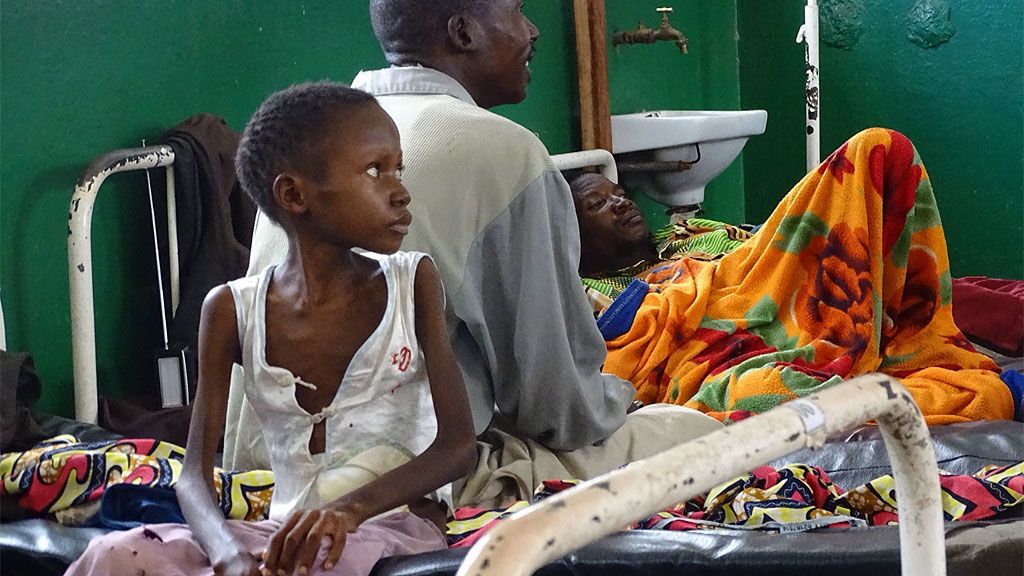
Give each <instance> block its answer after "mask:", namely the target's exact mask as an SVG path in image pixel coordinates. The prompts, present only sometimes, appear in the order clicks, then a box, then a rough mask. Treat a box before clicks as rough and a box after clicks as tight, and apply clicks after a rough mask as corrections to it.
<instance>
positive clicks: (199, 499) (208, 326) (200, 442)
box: [175, 286, 260, 576]
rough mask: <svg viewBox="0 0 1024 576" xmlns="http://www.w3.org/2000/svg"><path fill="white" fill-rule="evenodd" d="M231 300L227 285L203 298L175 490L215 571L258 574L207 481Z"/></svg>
mask: <svg viewBox="0 0 1024 576" xmlns="http://www.w3.org/2000/svg"><path fill="white" fill-rule="evenodd" d="M240 354H241V352H240V345H239V343H238V323H237V320H236V319H235V303H234V298H233V297H232V296H231V289H230V288H228V287H227V286H219V287H217V288H214V289H213V290H212V291H211V292H210V294H209V295H207V297H206V300H205V301H204V302H203V312H202V316H201V318H200V322H199V386H198V390H197V392H196V399H195V403H194V404H193V407H192V422H191V424H190V427H189V431H188V445H187V447H186V450H185V462H184V464H183V465H182V469H181V477H180V478H179V479H178V484H177V487H176V488H175V491H176V492H177V494H178V502H179V503H180V504H181V511H182V512H184V514H185V518H186V519H187V520H188V525H189V528H190V529H191V530H192V534H194V535H195V538H196V540H198V541H199V545H200V546H202V548H203V550H204V551H205V552H206V555H207V556H209V558H210V563H211V564H212V565H213V567H214V571H215V573H217V574H219V575H220V574H224V575H227V574H232V575H234V574H239V575H245V576H249V575H253V576H255V575H258V574H259V573H260V572H259V570H258V566H259V563H258V561H257V559H256V557H255V556H253V555H252V554H250V553H248V552H247V551H246V550H244V549H243V548H242V547H241V546H240V545H239V543H238V542H237V541H236V540H235V538H234V536H232V535H231V533H230V532H228V531H227V528H226V524H225V520H224V515H223V514H222V513H221V511H220V506H219V505H218V504H217V499H216V496H215V494H216V492H215V491H214V485H213V456H214V453H215V452H216V451H217V444H218V442H219V441H220V438H221V434H222V433H223V430H224V419H225V417H226V416H225V414H226V412H227V402H228V387H229V385H230V381H231V365H232V364H233V363H235V362H237V361H239V357H240Z"/></svg>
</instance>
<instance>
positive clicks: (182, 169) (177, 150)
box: [165, 114, 256, 397]
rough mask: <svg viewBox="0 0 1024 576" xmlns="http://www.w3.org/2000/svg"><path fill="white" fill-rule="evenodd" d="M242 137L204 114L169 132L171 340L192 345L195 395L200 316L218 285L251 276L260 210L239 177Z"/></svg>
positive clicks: (191, 379) (190, 362)
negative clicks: (175, 279) (174, 293)
mask: <svg viewBox="0 0 1024 576" xmlns="http://www.w3.org/2000/svg"><path fill="white" fill-rule="evenodd" d="M240 139H241V136H240V135H239V134H238V133H237V132H235V131H234V130H232V129H231V128H229V127H228V125H227V123H226V122H225V121H224V120H223V119H222V118H220V117H218V116H214V115H212V114H198V115H196V116H192V117H191V118H188V119H186V120H185V121H183V122H182V123H181V124H178V125H177V126H176V127H175V128H174V129H173V130H171V131H170V132H168V134H167V136H166V138H165V141H166V143H167V144H168V145H169V146H170V147H171V148H172V149H173V150H174V180H175V200H176V202H177V217H178V221H177V222H178V223H177V229H178V262H179V265H180V270H181V279H180V286H181V292H180V294H181V299H180V302H179V304H178V309H177V312H176V313H175V316H174V319H173V320H172V321H171V325H170V328H169V330H170V339H171V341H172V342H173V343H176V344H178V345H185V346H188V347H189V354H188V356H187V358H188V365H189V383H190V386H191V388H192V389H191V390H190V396H191V397H194V395H195V383H196V358H197V356H196V351H197V346H198V338H199V313H200V311H201V309H202V306H203V299H204V298H206V294H207V293H208V292H209V291H210V290H211V289H213V287H215V286H217V285H219V284H223V283H225V282H227V281H228V280H234V279H235V278H239V277H241V276H244V275H245V271H246V268H247V267H248V265H249V246H250V244H251V242H252V230H253V225H254V222H255V219H256V206H255V205H254V204H253V202H252V200H251V199H250V198H249V197H248V196H247V195H246V194H245V193H243V192H242V190H241V188H240V187H239V185H238V178H237V176H236V175H235V152H236V151H237V149H238V142H239V140H240Z"/></svg>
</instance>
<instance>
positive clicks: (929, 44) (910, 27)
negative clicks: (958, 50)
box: [907, 0, 956, 48]
mask: <svg viewBox="0 0 1024 576" xmlns="http://www.w3.org/2000/svg"><path fill="white" fill-rule="evenodd" d="M954 34H956V28H955V27H954V26H953V23H952V22H951V21H950V19H949V4H948V3H946V1H945V0H917V2H915V3H914V6H913V7H912V8H911V9H910V12H908V13H907V38H908V39H909V40H910V41H911V42H913V43H914V44H917V45H918V46H920V47H921V48H934V47H936V46H938V45H939V44H942V43H944V42H947V41H948V40H949V39H950V38H952V37H953V35H954Z"/></svg>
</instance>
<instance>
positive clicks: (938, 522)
mask: <svg viewBox="0 0 1024 576" xmlns="http://www.w3.org/2000/svg"><path fill="white" fill-rule="evenodd" d="M871 419H874V420H876V421H877V422H878V425H879V427H880V428H881V432H882V438H883V439H884V441H885V447H886V449H887V450H888V452H889V454H890V459H891V460H892V469H893V476H894V478H895V481H896V494H897V499H898V501H899V503H900V526H899V533H900V546H901V550H900V562H901V566H902V571H903V574H904V575H905V576H917V575H920V576H944V575H945V574H946V555H945V548H944V544H945V540H944V535H943V526H942V521H943V520H942V518H943V516H942V504H941V500H940V498H941V491H940V488H939V473H938V468H937V466H936V463H935V451H934V449H933V448H932V445H931V440H930V437H929V435H928V427H927V426H926V425H925V423H924V419H923V418H922V416H921V412H920V410H919V409H918V407H917V404H915V403H914V400H913V398H912V397H911V396H910V393H909V392H907V390H906V388H904V387H903V385H902V384H900V383H899V382H897V381H896V380H894V379H892V378H891V377H889V376H885V375H882V374H869V375H866V376H861V377H858V378H854V379H852V380H850V381H848V382H844V383H842V384H839V385H837V386H834V387H832V388H829V389H827V390H824V391H822V392H820V393H818V394H814V395H812V396H808V397H806V398H802V399H799V400H793V401H791V402H788V403H786V404H783V405H782V406H779V407H777V408H775V409H773V410H771V411H769V412H766V413H764V414H761V415H758V416H755V417H752V418H749V419H747V420H743V421H741V422H738V423H736V424H733V425H732V426H729V427H728V428H725V429H723V430H719V431H717V432H713V433H711V434H708V435H707V436H704V437H701V438H698V439H697V440H693V441H691V442H687V443H685V444H681V445H679V446H676V447H675V448H672V449H669V450H666V451H665V452H662V453H661V454H658V455H656V456H652V457H650V458H647V459H646V460H642V461H639V462H634V463H632V464H630V465H629V466H626V467H624V468H621V469H619V470H615V471H613V472H610V473H608V474H605V475H603V476H600V477H598V478H595V479H593V480H590V481H588V482H586V483H584V484H580V485H579V486H576V487H574V488H572V489H569V490H566V491H565V492H562V493H560V494H557V495H555V496H552V497H551V498H548V499H545V500H544V501H543V502H541V503H540V504H537V505H535V506H531V507H529V508H527V509H525V510H523V511H522V512H519V513H517V514H515V515H513V516H512V517H511V518H509V519H508V520H505V521H504V522H502V523H500V524H499V525H498V526H496V527H495V528H494V529H493V530H491V531H490V532H488V533H487V534H485V535H484V536H483V538H481V539H480V541H479V542H477V543H476V545H474V546H473V548H472V549H471V550H470V552H469V555H467V556H466V559H465V561H464V562H463V564H462V566H461V567H460V568H459V571H458V575H459V576H470V575H472V576H490V575H504V576H507V575H517V576H519V575H522V576H525V575H529V574H533V572H534V571H535V570H536V569H537V568H538V567H540V566H543V565H544V564H546V563H548V562H550V561H551V560H554V559H556V558H560V557H562V556H564V555H565V554H568V553H569V552H572V551H574V550H577V549H579V548H582V547H583V546H585V545H586V544H588V543H590V542H592V541H594V540H596V539H597V538H600V537H601V536H604V535H606V534H609V533H611V532H615V531H618V530H620V529H621V528H622V527H623V526H626V525H628V524H629V523H631V522H635V521H637V520H639V519H642V518H645V517H647V516H650V515H651V514H654V513H655V512H658V511H659V510H663V509H665V508H667V507H669V506H672V505H674V504H677V503H679V502H682V501H684V500H687V499H689V498H692V497H694V496H697V495H699V494H701V493H703V492H706V491H707V490H710V489H711V488H713V487H714V486H716V485H718V484H720V483H722V482H724V481H726V480H728V479H729V478H732V477H734V476H736V475H739V474H743V473H745V472H747V471H749V470H750V469H751V468H753V467H755V466H758V465H761V464H764V463H765V462H768V461H770V460H773V459H776V458H780V457H782V456H785V455H786V454H789V453H791V452H793V451H795V450H797V449H799V448H803V447H806V446H810V447H820V446H821V445H822V444H824V443H825V440H826V438H828V437H829V436H830V435H832V434H834V433H838V432H842V431H844V430H846V429H849V428H852V427H854V426H858V425H860V424H862V423H864V422H866V421H868V420H871ZM581 518H587V519H589V520H584V521H581V520H580V519H581ZM565 526H572V527H573V529H572V530H565V529H564V527H565Z"/></svg>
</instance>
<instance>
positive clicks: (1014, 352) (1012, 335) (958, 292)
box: [953, 276, 1024, 357]
mask: <svg viewBox="0 0 1024 576" xmlns="http://www.w3.org/2000/svg"><path fill="white" fill-rule="evenodd" d="M953 321H955V322H956V325H957V327H959V328H960V330H961V331H963V333H964V335H966V336H967V337H968V338H969V339H970V340H973V341H975V342H977V343H979V344H981V345H982V346H984V347H986V348H990V349H992V350H994V351H996V352H999V353H1000V354H1005V355H1006V356H1018V357H1019V356H1021V355H1024V281H1021V280H1002V279H999V278H987V277H985V276H967V277H964V278H954V279H953Z"/></svg>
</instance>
